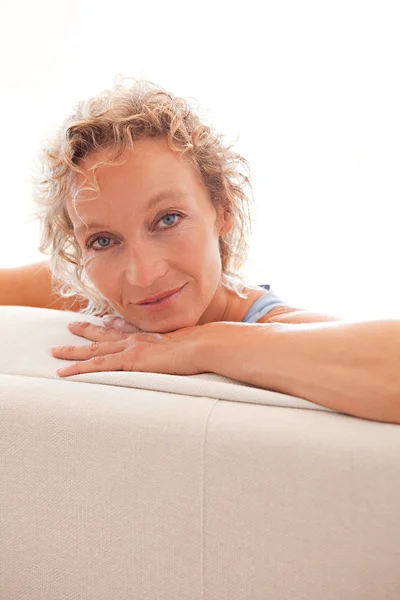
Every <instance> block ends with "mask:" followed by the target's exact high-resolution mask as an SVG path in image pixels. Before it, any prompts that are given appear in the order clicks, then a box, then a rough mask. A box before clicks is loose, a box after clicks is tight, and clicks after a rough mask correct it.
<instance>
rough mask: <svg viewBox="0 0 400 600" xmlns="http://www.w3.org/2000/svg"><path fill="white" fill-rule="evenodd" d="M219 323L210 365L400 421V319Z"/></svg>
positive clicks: (207, 351)
mask: <svg viewBox="0 0 400 600" xmlns="http://www.w3.org/2000/svg"><path fill="white" fill-rule="evenodd" d="M213 325H214V328H213V329H210V335H209V336H205V344H204V346H203V348H202V352H201V356H202V357H203V368H204V371H206V372H214V373H219V374H221V375H224V376H226V377H231V378H233V379H238V380H239V381H243V382H246V383H250V384H253V385H256V386H258V387H262V388H265V389H268V390H273V391H277V392H281V393H284V394H289V395H292V396H297V397H300V398H304V399H305V400H310V401H311V402H315V403H317V404H321V405H322V406H326V407H328V408H332V409H334V410H338V411H340V412H344V413H348V414H350V415H353V416H357V417H361V418H365V419H372V420H376V421H384V422H391V423H400V320H386V321H385V320H381V321H363V322H360V321H357V322H355V321H352V322H350V321H340V322H329V323H305V324H299V325H297V324H283V323H271V324H248V323H223V322H222V323H214V324H213ZM224 326H225V329H224Z"/></svg>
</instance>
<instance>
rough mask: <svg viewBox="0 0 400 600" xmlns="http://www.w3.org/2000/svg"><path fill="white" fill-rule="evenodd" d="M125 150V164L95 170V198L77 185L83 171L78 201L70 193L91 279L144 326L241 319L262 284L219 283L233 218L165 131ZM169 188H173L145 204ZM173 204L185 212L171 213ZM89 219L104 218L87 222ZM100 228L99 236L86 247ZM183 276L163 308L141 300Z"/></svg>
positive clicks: (86, 165) (168, 327)
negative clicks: (238, 288)
mask: <svg viewBox="0 0 400 600" xmlns="http://www.w3.org/2000/svg"><path fill="white" fill-rule="evenodd" d="M104 156H107V155H106V154H105V151H101V152H100V151H96V152H95V153H92V154H91V155H89V156H88V157H87V158H86V159H85V160H84V161H83V162H82V164H81V168H82V169H83V170H84V172H85V173H88V171H89V169H90V167H91V166H92V165H93V164H94V162H95V161H97V160H98V159H99V158H102V157H104ZM125 158H126V161H125V163H124V164H122V165H111V166H108V165H102V166H101V167H100V168H99V169H98V170H97V180H98V183H99V188H100V194H99V195H98V197H96V198H94V199H93V196H94V192H93V191H91V190H85V189H80V187H81V186H82V184H83V183H84V179H83V177H82V176H78V177H77V179H76V182H75V189H74V192H77V191H78V190H79V193H78V194H77V195H76V196H75V203H73V202H72V201H71V199H70V200H69V201H68V204H67V211H68V214H69V216H70V218H71V221H72V223H73V227H74V234H75V237H76V239H77V241H78V243H79V245H80V247H81V249H82V253H83V261H84V266H85V270H86V272H87V275H88V277H89V278H90V280H91V282H92V283H93V284H94V286H95V287H96V288H97V290H98V291H99V292H100V293H101V294H102V295H103V296H104V297H105V298H107V300H108V301H109V303H110V305H111V306H112V307H113V308H114V310H115V312H117V313H119V314H120V315H122V317H124V318H125V319H126V320H127V321H129V322H130V323H133V324H134V325H135V326H136V327H138V328H139V329H140V330H141V331H144V332H150V333H168V332H173V331H176V330H178V329H181V328H185V327H193V326H196V325H203V324H207V323H213V322H218V321H236V322H238V321H242V320H243V317H244V316H245V314H246V312H247V311H248V309H249V308H250V306H251V304H253V302H254V301H255V300H256V299H257V298H259V297H260V296H261V295H262V294H263V293H264V292H265V290H263V289H262V288H257V289H255V290H254V289H250V290H246V291H249V297H248V298H246V299H243V298H240V297H239V296H237V295H236V294H235V293H233V292H231V291H230V290H226V289H225V288H223V287H222V285H221V274H222V266H221V258H220V254H219V245H218V240H219V236H221V235H224V234H225V233H227V232H228V231H230V229H231V227H232V225H231V223H230V222H229V220H228V218H227V216H226V214H224V213H222V212H220V213H218V214H217V211H216V210H215V208H214V207H213V205H212V203H211V198H210V193H209V190H208V188H207V187H206V186H205V185H204V183H203V182H202V180H201V178H200V176H199V175H198V173H197V172H196V170H195V168H194V167H193V166H192V165H191V164H190V163H189V162H188V161H187V160H185V159H184V158H182V157H180V155H179V154H177V153H175V152H173V151H172V150H170V149H169V147H168V145H167V143H166V141H165V139H154V138H153V139H151V138H146V139H142V140H139V141H137V142H135V146H134V148H133V149H132V150H129V151H128V152H127V154H126V156H125ZM82 187H84V186H82ZM166 190H174V195H173V196H172V197H169V198H165V199H164V200H163V201H162V202H161V203H160V204H157V205H155V206H153V207H152V208H149V207H148V206H147V205H148V202H149V200H150V199H151V198H152V197H154V196H155V195H156V194H158V193H159V192H161V191H166ZM90 198H91V199H90ZM89 199H90V200H89ZM175 212H177V213H180V215H181V216H173V215H170V216H166V215H167V213H175ZM84 223H86V224H92V223H98V224H101V225H102V226H101V227H95V228H90V229H89V230H87V229H86V227H85V225H84ZM96 236H98V238H100V241H99V239H97V241H95V243H94V247H92V248H87V247H86V244H87V242H90V241H91V240H93V239H95V238H96ZM184 284H185V288H184V289H183V290H182V292H181V294H180V298H179V300H178V301H177V302H175V303H174V304H172V305H171V306H169V307H166V308H165V309H164V310H162V311H157V312H147V311H145V310H143V308H140V307H139V306H137V303H138V302H140V301H141V300H143V299H145V298H146V297H148V296H151V295H153V294H156V293H159V292H162V291H165V290H169V289H173V288H176V287H180V286H182V285H184Z"/></svg>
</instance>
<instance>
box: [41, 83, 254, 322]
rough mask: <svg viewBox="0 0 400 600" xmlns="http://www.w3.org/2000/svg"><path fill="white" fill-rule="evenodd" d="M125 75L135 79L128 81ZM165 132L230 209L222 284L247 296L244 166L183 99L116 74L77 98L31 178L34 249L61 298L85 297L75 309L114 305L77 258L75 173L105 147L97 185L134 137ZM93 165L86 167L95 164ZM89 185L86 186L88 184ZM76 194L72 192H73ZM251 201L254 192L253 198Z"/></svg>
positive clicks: (97, 311) (214, 197) (215, 198)
mask: <svg viewBox="0 0 400 600" xmlns="http://www.w3.org/2000/svg"><path fill="white" fill-rule="evenodd" d="M129 80H132V81H133V84H132V85H127V82H128V81H129ZM147 137H151V138H155V137H157V138H160V137H164V138H165V139H166V141H167V143H168V147H169V148H170V149H171V150H173V151H175V152H179V153H180V154H181V155H185V157H187V158H188V160H189V161H190V163H191V164H192V165H193V166H194V167H195V169H196V171H197V172H198V173H199V174H200V176H201V179H202V181H203V182H204V184H205V185H206V186H207V188H208V190H209V192H210V196H211V201H212V203H213V206H214V207H215V208H216V210H218V209H224V210H225V211H227V213H228V214H229V216H230V218H231V222H232V224H233V227H232V229H231V230H230V231H229V232H228V233H227V234H225V235H224V236H221V237H220V238H219V248H220V256H221V264H222V276H221V283H222V285H223V286H224V287H225V288H227V289H230V290H232V291H234V292H236V293H237V294H238V295H239V296H240V297H242V298H247V296H248V292H247V293H246V292H244V291H243V288H244V287H245V285H246V287H247V288H253V287H257V286H249V285H248V284H245V281H244V279H243V277H242V275H241V274H240V269H241V268H242V266H243V264H244V263H245V261H246V260H247V256H248V250H249V245H248V237H249V235H250V234H251V214H250V197H249V196H248V195H247V194H246V192H245V189H246V187H248V188H249V190H250V192H252V188H251V183H250V179H249V177H248V176H247V175H246V174H245V173H243V172H241V170H240V167H245V169H247V171H248V172H249V165H248V162H247V160H246V159H245V158H243V157H242V156H241V155H240V154H237V153H235V152H233V151H231V147H232V144H231V145H230V146H226V145H224V144H223V142H222V135H221V134H218V133H216V132H215V131H214V130H213V129H212V128H211V127H209V126H207V125H205V124H204V122H202V120H201V119H200V116H199V114H198V112H196V110H195V108H194V107H193V106H190V104H189V102H188V100H185V99H183V98H180V97H176V96H174V95H173V94H171V93H169V92H168V91H166V90H165V89H163V88H161V87H160V86H157V85H156V84H154V83H152V82H150V81H146V80H143V79H141V80H136V79H134V78H131V77H123V76H121V75H120V74H118V75H117V76H116V77H115V79H114V84H113V88H112V89H107V90H104V91H103V92H100V93H99V94H97V95H96V96H95V97H93V98H90V99H89V100H83V101H80V102H78V103H77V104H76V105H75V106H74V107H73V112H72V114H71V115H70V116H69V117H68V118H67V119H65V121H64V122H63V123H62V125H61V126H60V128H59V129H58V130H57V131H56V134H55V135H54V137H53V138H52V139H51V140H46V142H45V144H44V145H42V147H41V148H40V150H39V153H38V156H39V171H38V174H37V175H34V176H33V177H32V185H33V200H34V202H35V204H36V205H37V209H36V211H35V213H34V218H35V219H39V220H40V226H41V234H40V235H41V239H40V246H39V250H40V252H42V253H43V254H49V255H50V258H49V265H48V266H49V268H50V271H51V274H52V285H53V289H54V291H56V292H57V293H58V294H59V295H60V296H62V297H64V298H71V297H75V296H76V297H77V298H78V299H79V298H81V299H82V300H88V305H87V306H86V307H85V308H81V309H80V310H79V312H81V313H83V314H87V315H96V316H100V317H102V316H104V315H106V314H113V313H114V309H113V308H112V307H111V305H110V304H109V303H108V301H107V298H105V297H104V296H103V295H102V294H100V293H99V291H98V290H97V289H96V288H95V287H94V286H93V284H92V283H91V282H90V280H89V278H88V277H87V274H86V272H85V268H84V265H83V264H82V252H81V249H80V246H79V244H78V242H77V240H76V238H75V235H74V231H73V225H72V222H71V219H70V218H69V215H68V212H67V206H66V205H67V202H66V200H67V199H68V198H75V196H76V193H75V192H73V186H74V177H75V176H76V174H78V173H79V174H81V175H83V176H84V178H85V182H86V181H88V178H87V177H86V175H85V173H84V171H82V170H81V168H80V166H79V165H80V164H81V161H82V160H83V159H84V158H85V157H87V156H88V155H89V154H90V153H91V152H92V151H97V150H108V151H111V157H110V160H109V161H108V162H104V159H103V161H99V162H97V163H96V164H95V165H94V166H93V167H92V169H93V173H94V175H93V180H92V183H93V187H90V189H93V190H95V191H98V190H99V188H98V182H97V179H96V177H95V170H96V168H98V167H99V165H101V164H103V165H104V164H108V165H112V164H120V163H118V159H119V158H120V157H121V156H122V155H123V154H124V152H125V151H126V150H127V149H129V148H132V144H134V143H135V141H136V140H139V139H142V138H147ZM92 169H91V170H92ZM86 189H88V188H86ZM73 194H74V196H73ZM252 200H253V198H252V196H251V201H252Z"/></svg>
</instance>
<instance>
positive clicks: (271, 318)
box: [257, 306, 343, 323]
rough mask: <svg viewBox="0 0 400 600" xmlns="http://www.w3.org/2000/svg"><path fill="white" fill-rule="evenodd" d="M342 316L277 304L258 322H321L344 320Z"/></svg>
mask: <svg viewBox="0 0 400 600" xmlns="http://www.w3.org/2000/svg"><path fill="white" fill-rule="evenodd" d="M342 320H343V319H341V318H340V317H335V316H333V315H326V314H321V313H314V312H311V311H308V310H306V309H305V308H294V307H292V306H276V307H275V308H273V309H272V310H270V311H269V312H268V313H267V314H266V315H264V316H263V317H261V319H258V321H257V323H321V322H323V321H342Z"/></svg>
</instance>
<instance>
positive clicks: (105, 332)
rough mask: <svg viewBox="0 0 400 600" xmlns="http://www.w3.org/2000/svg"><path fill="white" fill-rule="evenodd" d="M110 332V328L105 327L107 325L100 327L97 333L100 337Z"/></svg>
mask: <svg viewBox="0 0 400 600" xmlns="http://www.w3.org/2000/svg"><path fill="white" fill-rule="evenodd" d="M111 330H112V327H107V325H103V327H100V329H99V333H100V334H101V335H105V334H107V333H109V332H110V331H111Z"/></svg>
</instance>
